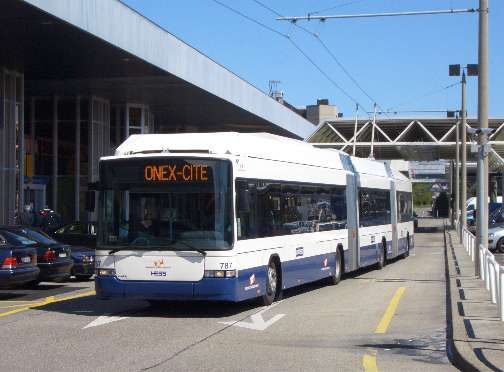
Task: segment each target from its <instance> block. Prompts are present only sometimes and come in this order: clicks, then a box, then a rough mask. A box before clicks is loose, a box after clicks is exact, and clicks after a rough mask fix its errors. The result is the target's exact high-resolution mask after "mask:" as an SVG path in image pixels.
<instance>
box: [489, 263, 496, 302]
mask: <svg viewBox="0 0 504 372" xmlns="http://www.w3.org/2000/svg"><path fill="white" fill-rule="evenodd" d="M494 263H495V260H494V259H493V256H492V258H491V259H490V264H491V268H490V273H491V274H490V295H491V297H492V303H494V304H496V303H497V285H496V284H497V283H496V280H495V279H496V278H495V277H496V276H497V275H496V274H497V273H496V272H495V266H494Z"/></svg>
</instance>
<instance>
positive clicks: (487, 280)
mask: <svg viewBox="0 0 504 372" xmlns="http://www.w3.org/2000/svg"><path fill="white" fill-rule="evenodd" d="M488 261H489V258H488V255H487V254H486V252H485V257H484V262H485V288H486V290H487V291H489V290H490V267H489V263H488Z"/></svg>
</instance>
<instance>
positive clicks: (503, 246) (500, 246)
mask: <svg viewBox="0 0 504 372" xmlns="http://www.w3.org/2000/svg"><path fill="white" fill-rule="evenodd" d="M495 251H496V252H499V253H504V238H500V239H499V241H498V242H497V244H496V245H495Z"/></svg>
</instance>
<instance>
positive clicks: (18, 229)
mask: <svg viewBox="0 0 504 372" xmlns="http://www.w3.org/2000/svg"><path fill="white" fill-rule="evenodd" d="M5 229H6V230H7V231H10V232H12V233H13V234H17V235H22V236H25V237H26V238H28V239H30V240H33V241H35V242H37V243H38V244H37V245H36V249H37V265H38V267H39V269H40V275H39V277H38V278H37V279H36V280H35V281H34V282H33V284H37V283H39V282H41V281H65V280H66V279H68V278H69V277H70V272H71V270H72V266H73V260H72V258H71V249H70V247H69V246H68V245H64V244H61V243H58V242H57V241H56V240H54V239H52V238H51V237H50V236H49V235H47V234H45V233H44V232H43V231H42V230H38V229H36V228H32V227H24V226H15V227H7V228H5Z"/></svg>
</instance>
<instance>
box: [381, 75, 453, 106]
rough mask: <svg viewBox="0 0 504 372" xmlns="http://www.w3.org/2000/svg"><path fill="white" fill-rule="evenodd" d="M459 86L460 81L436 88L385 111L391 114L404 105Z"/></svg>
mask: <svg viewBox="0 0 504 372" xmlns="http://www.w3.org/2000/svg"><path fill="white" fill-rule="evenodd" d="M460 84H461V82H460V81H457V82H456V83H453V84H450V85H447V86H444V87H442V88H438V89H435V90H432V91H428V92H427V93H424V94H421V95H419V96H417V97H415V98H412V99H409V100H408V101H404V102H402V103H399V104H397V105H396V106H394V107H389V108H388V109H387V111H392V112H393V111H397V110H395V109H397V108H399V107H402V106H406V105H410V104H412V103H414V102H417V101H419V100H421V99H423V98H427V97H432V96H434V95H436V94H439V93H441V92H443V91H445V90H448V89H451V88H453V87H456V86H457V85H460Z"/></svg>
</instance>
